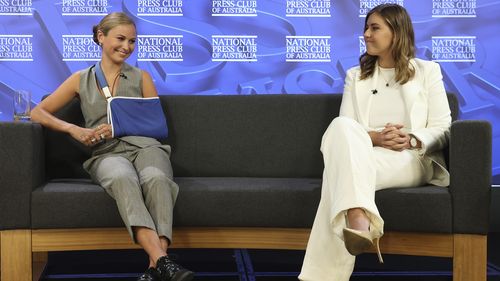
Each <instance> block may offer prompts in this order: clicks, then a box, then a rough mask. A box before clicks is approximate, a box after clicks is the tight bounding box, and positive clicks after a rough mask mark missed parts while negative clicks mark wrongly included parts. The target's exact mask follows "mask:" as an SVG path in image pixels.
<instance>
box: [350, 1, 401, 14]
mask: <svg viewBox="0 0 500 281" xmlns="http://www.w3.org/2000/svg"><path fill="white" fill-rule="evenodd" d="M386 3H392V4H398V5H400V6H404V0H360V1H359V17H366V14H368V12H369V11H370V10H371V9H372V8H374V7H375V6H378V5H380V4H386Z"/></svg>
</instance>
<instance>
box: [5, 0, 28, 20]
mask: <svg viewBox="0 0 500 281" xmlns="http://www.w3.org/2000/svg"><path fill="white" fill-rule="evenodd" d="M32 5H33V1H32V0H0V16H31V15H33V10H32V9H33V7H32Z"/></svg>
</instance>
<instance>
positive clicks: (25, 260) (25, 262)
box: [0, 229, 32, 281]
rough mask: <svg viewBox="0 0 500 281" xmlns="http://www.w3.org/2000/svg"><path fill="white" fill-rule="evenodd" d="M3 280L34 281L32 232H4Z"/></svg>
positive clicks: (2, 240)
mask: <svg viewBox="0 0 500 281" xmlns="http://www.w3.org/2000/svg"><path fill="white" fill-rule="evenodd" d="M0 235H1V236H2V238H0V243H1V247H0V248H1V255H0V256H1V263H2V266H1V269H2V273H1V280H5V281H6V280H19V281H32V267H31V266H32V264H31V261H32V259H31V230H24V229H23V230H2V231H1V232H0Z"/></svg>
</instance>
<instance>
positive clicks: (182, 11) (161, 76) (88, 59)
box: [0, 0, 500, 184]
mask: <svg viewBox="0 0 500 281" xmlns="http://www.w3.org/2000/svg"><path fill="white" fill-rule="evenodd" d="M383 2H392V3H398V4H401V5H403V6H405V7H406V8H407V9H408V11H409V13H410V14H411V16H412V20H413V23H414V26H415V32H416V39H417V48H418V57H420V58H424V59H429V60H434V61H437V62H439V63H440V64H441V67H442V71H443V75H444V81H445V86H446V88H447V90H448V91H451V92H454V93H456V94H457V95H458V96H459V99H460V104H461V118H462V119H487V120H489V121H490V122H491V123H492V124H493V130H494V139H493V143H494V152H493V153H494V155H493V166H494V167H493V174H494V182H496V183H497V184H498V183H500V141H499V140H500V110H499V107H500V70H499V66H500V54H499V52H498V49H497V48H498V44H499V43H500V40H499V35H498V32H499V31H500V21H499V19H498V15H499V14H500V2H499V1H494V0H418V1H417V0H414V1H408V0H407V1H404V0H399V1H383V0H371V1H367V0H342V1H340V0H338V1H335V0H0V29H1V31H0V73H1V75H0V120H3V121H8V120H12V95H13V92H14V91H15V90H17V89H27V90H30V91H31V92H32V102H33V104H36V103H38V102H39V101H40V99H41V97H42V96H43V95H46V94H49V93H50V92H52V91H53V90H54V89H55V88H56V87H57V86H58V85H59V84H60V83H61V82H62V81H64V79H66V78H67V77H68V76H69V75H70V74H71V73H72V72H74V71H77V70H80V69H83V68H86V67H88V66H90V65H91V64H94V63H95V62H96V61H97V60H99V56H100V51H99V48H98V47H97V45H95V44H94V43H93V42H92V38H91V34H92V31H91V28H92V25H94V24H97V23H98V22H99V20H100V19H101V18H102V17H103V16H104V15H106V14H107V13H109V12H113V11H125V12H127V13H128V14H129V15H131V16H132V17H133V18H134V19H135V21H136V23H137V27H138V40H137V46H136V51H135V52H134V54H133V55H132V57H131V58H130V59H129V61H128V62H129V63H130V64H133V65H137V66H139V67H141V68H143V69H145V70H147V71H149V72H150V74H151V75H152V76H153V78H154V80H155V84H156V86H157V88H158V91H159V93H161V94H165V95H168V94H183V95H223V94H237V95H248V94H261V95H262V94H276V93H282V94H299V93H300V94H315V93H340V92H342V88H343V80H344V76H345V71H346V70H347V69H348V68H349V67H351V66H354V65H356V64H357V59H358V57H359V55H360V53H362V52H363V51H364V42H363V40H362V30H363V24H364V19H365V18H364V16H365V14H366V12H367V11H368V10H369V9H370V8H372V7H373V6H375V5H377V4H380V3H383ZM495 49H497V51H495Z"/></svg>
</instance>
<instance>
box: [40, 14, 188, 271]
mask: <svg viewBox="0 0 500 281" xmlns="http://www.w3.org/2000/svg"><path fill="white" fill-rule="evenodd" d="M93 32H94V41H95V43H96V44H98V45H99V46H101V48H102V59H101V61H100V62H99V63H100V66H101V68H102V71H103V73H104V76H105V78H106V80H107V83H108V85H109V88H110V90H111V95H112V96H130V97H156V96H158V93H157V92H156V88H155V85H154V84H153V80H152V79H151V76H150V75H149V74H148V73H147V72H145V71H143V70H140V69H138V68H136V67H132V66H131V65H129V64H127V63H126V62H125V60H126V59H127V58H128V57H130V55H131V54H132V52H133V51H134V48H135V42H136V37H137V35H136V27H135V23H134V22H133V21H132V19H131V18H129V17H128V16H127V15H126V14H124V13H111V14H109V15H107V16H105V17H104V18H103V19H102V20H101V21H100V23H99V24H98V25H96V26H94V28H93ZM75 97H78V98H79V99H80V104H81V108H82V113H83V116H84V118H85V127H84V128H82V127H79V126H77V125H75V124H70V123H67V122H65V121H63V120H61V119H58V118H57V117H55V116H54V112H56V111H58V110H59V109H61V108H62V107H63V106H64V105H66V104H67V103H68V102H70V101H71V100H72V99H73V98H75ZM106 104H107V102H106V98H105V96H104V94H103V92H102V90H101V88H100V87H99V86H98V84H97V82H96V75H95V66H91V67H89V68H86V69H83V70H81V71H78V72H76V73H74V74H73V75H71V76H70V77H69V78H68V79H67V80H66V81H64V82H63V83H62V84H61V85H60V86H59V88H57V89H56V90H55V91H54V92H53V93H52V94H51V95H50V96H48V97H47V98H46V99H44V100H43V101H42V102H41V103H40V104H38V105H37V106H36V107H35V108H34V109H33V111H32V114H31V118H32V120H33V121H35V122H39V123H41V124H42V125H43V126H45V127H48V128H50V129H53V130H57V131H61V132H65V133H68V134H69V135H71V136H72V137H73V138H74V139H75V140H77V141H79V142H81V143H82V144H84V145H86V146H89V147H91V148H92V157H91V158H90V159H88V160H87V161H86V162H85V163H84V168H85V169H86V170H87V171H88V172H89V173H90V175H91V177H92V179H93V180H94V181H95V182H97V183H98V184H100V185H101V186H102V187H103V188H104V189H105V190H106V192H107V193H108V194H109V195H110V196H112V197H113V198H114V199H115V200H116V203H117V205H118V210H119V212H120V215H121V217H122V219H123V221H124V223H125V225H126V227H127V229H128V231H129V233H130V236H131V237H132V239H133V240H134V242H136V243H138V244H139V245H141V246H142V248H143V249H144V250H145V251H146V253H147V254H148V255H149V268H148V269H147V270H146V272H145V273H144V274H143V275H141V276H140V277H139V278H138V279H137V280H139V281H156V280H161V281H189V280H191V279H192V278H193V272H191V271H189V270H187V269H185V268H183V267H181V266H180V265H178V264H176V263H175V262H173V261H172V260H170V259H169V257H168V256H167V249H168V246H169V245H170V242H171V241H172V213H173V208H174V204H175V200H176V198H177V193H178V191H179V187H178V186H177V184H176V183H175V182H174V181H173V176H172V167H171V165H170V159H169V155H170V147H169V146H168V145H162V144H161V143H160V142H159V141H158V140H156V139H153V138H148V137H142V136H126V137H120V138H112V137H111V127H110V125H109V124H107V115H106ZM91 207H92V206H89V208H91Z"/></svg>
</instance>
